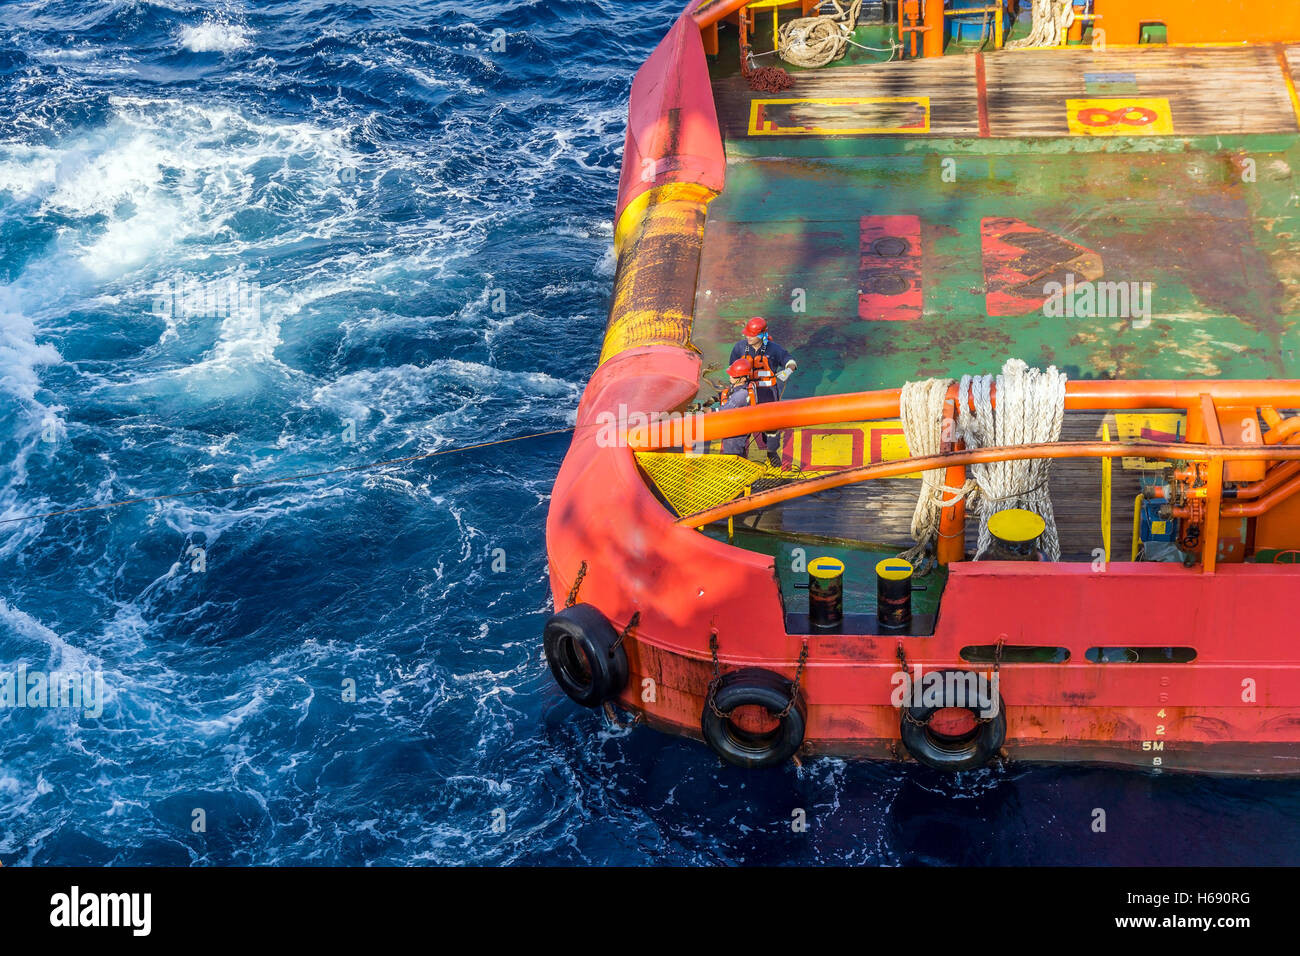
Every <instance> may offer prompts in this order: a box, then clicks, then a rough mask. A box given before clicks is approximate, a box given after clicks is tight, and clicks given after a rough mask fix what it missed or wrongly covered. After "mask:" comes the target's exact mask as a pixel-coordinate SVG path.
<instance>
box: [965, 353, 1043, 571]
mask: <svg viewBox="0 0 1300 956" xmlns="http://www.w3.org/2000/svg"><path fill="white" fill-rule="evenodd" d="M1065 382H1066V375H1065V374H1064V373H1063V372H1059V371H1057V369H1056V366H1055V365H1053V366H1050V367H1048V368H1047V370H1046V371H1044V370H1042V369H1036V368H1030V367H1029V366H1028V365H1026V364H1025V363H1024V362H1022V361H1021V360H1020V359H1009V360H1008V361H1007V363H1006V364H1005V365H1004V366H1003V367H1002V374H1000V375H998V376H997V378H996V380H995V379H994V377H993V376H992V375H964V376H962V380H961V384H960V386H959V387H958V398H957V437H958V438H959V439H960V440H961V441H962V442H964V443H965V445H966V447H967V448H972V449H973V448H988V447H990V446H1002V447H1006V446H1010V445H1037V444H1043V443H1051V442H1056V441H1059V440H1060V437H1061V425H1062V423H1063V422H1064V419H1065ZM994 387H996V389H997V397H998V398H997V407H996V408H994V407H993V392H992V389H993V388H994ZM972 408H973V409H974V410H973V411H972ZM1051 469H1052V463H1051V460H1050V459H1045V458H1021V459H1013V460H1010V461H999V462H991V463H988V464H976V465H971V467H970V476H971V478H972V480H973V481H974V482H975V485H976V490H975V492H974V493H972V494H971V496H970V504H971V506H972V508H973V509H974V511H975V513H976V514H978V515H979V519H980V530H979V544H978V545H977V546H976V549H975V558H976V559H977V560H978V559H979V557H980V556H981V555H982V554H984V552H985V551H987V550H988V549H989V546H990V545H991V544H992V543H993V535H992V534H991V533H990V532H989V526H988V519H989V518H990V517H991V516H992V515H993V514H994V513H995V512H997V511H1000V510H1002V508H1004V507H1007V508H1024V509H1026V510H1029V511H1032V512H1034V513H1035V514H1037V515H1039V516H1041V517H1042V519H1043V521H1044V522H1045V523H1046V528H1045V529H1044V531H1043V535H1042V538H1041V544H1042V549H1043V552H1044V553H1045V554H1046V555H1047V557H1048V559H1049V560H1052V561H1058V560H1060V557H1061V544H1060V540H1059V539H1058V537H1057V533H1056V518H1055V514H1054V513H1053V511H1052V498H1051V495H1050V494H1049V492H1048V487H1047V482H1048V477H1049V475H1050V474H1051Z"/></svg>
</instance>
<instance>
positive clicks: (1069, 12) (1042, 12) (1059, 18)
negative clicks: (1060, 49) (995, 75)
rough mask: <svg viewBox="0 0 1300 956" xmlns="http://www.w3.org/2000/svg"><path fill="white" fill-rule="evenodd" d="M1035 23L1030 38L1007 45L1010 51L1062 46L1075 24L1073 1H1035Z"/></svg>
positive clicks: (1030, 29) (1030, 30)
mask: <svg viewBox="0 0 1300 956" xmlns="http://www.w3.org/2000/svg"><path fill="white" fill-rule="evenodd" d="M1033 12H1034V22H1033V26H1031V27H1030V28H1029V36H1027V37H1022V38H1021V39H1019V40H1013V41H1012V42H1010V43H1008V44H1006V48H1007V49H1008V50H1016V49H1022V48H1024V47H1031V46H1060V45H1061V44H1062V43H1064V42H1065V33H1066V31H1067V30H1069V29H1070V26H1071V24H1073V23H1074V2H1073V0H1034V6H1033Z"/></svg>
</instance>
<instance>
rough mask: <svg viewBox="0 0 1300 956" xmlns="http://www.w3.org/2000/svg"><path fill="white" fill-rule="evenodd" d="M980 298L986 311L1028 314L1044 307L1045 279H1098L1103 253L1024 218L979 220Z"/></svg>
mask: <svg viewBox="0 0 1300 956" xmlns="http://www.w3.org/2000/svg"><path fill="white" fill-rule="evenodd" d="M980 242H981V245H982V246H983V249H984V301H985V308H986V309H987V310H988V314H989V315H1027V314H1029V313H1030V312H1036V311H1038V310H1039V309H1041V308H1043V306H1044V304H1045V303H1046V302H1047V299H1048V296H1049V293H1048V292H1047V290H1046V286H1047V284H1048V283H1051V282H1056V283H1061V284H1062V285H1065V283H1066V281H1067V276H1070V275H1073V276H1074V282H1076V283H1078V282H1091V281H1094V280H1096V279H1099V278H1101V275H1102V266H1101V256H1100V255H1098V254H1097V253H1096V252H1094V251H1093V250H1091V249H1089V248H1087V247H1086V246H1081V245H1079V244H1078V243H1077V242H1071V241H1070V240H1069V239H1066V238H1064V237H1062V236H1058V235H1056V234H1055V233H1051V232H1048V231H1047V230H1045V229H1039V228H1038V227H1037V226H1031V225H1029V224H1028V223H1027V222H1025V221H1024V220H1022V219H1002V218H990V219H982V220H980Z"/></svg>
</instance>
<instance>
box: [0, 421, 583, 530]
mask: <svg viewBox="0 0 1300 956" xmlns="http://www.w3.org/2000/svg"><path fill="white" fill-rule="evenodd" d="M588 427H591V426H588ZM572 431H575V427H574V426H572V425H571V426H569V427H568V428H554V429H551V430H550V431H545V432H533V433H532V434H530V435H517V436H515V437H514V438H498V439H497V440H496V441H485V442H479V443H478V444H477V445H460V446H458V447H456V448H442V449H439V450H438V451H429V452H424V453H423V454H420V455H408V456H407V457H405V458H387V459H384V460H383V461H372V462H370V463H369V464H365V465H348V466H346V467H344V468H331V469H329V470H327V471H312V472H304V473H302V474H297V475H284V476H282V477H280V478H261V479H259V480H257V481H242V482H240V483H239V484H236V485H225V486H223V487H220V488H197V489H195V490H193V491H177V492H173V493H171V494H167V495H150V496H148V497H145V498H125V499H122V500H120V501H108V502H105V503H104V504H99V505H83V506H81V507H79V508H64V509H62V510H61V511H47V512H44V513H42V514H33V515H21V516H19V517H17V518H0V525H5V524H18V523H20V522H24V521H37V520H39V519H41V518H57V517H60V516H61V515H71V514H80V513H81V512H84V511H105V510H107V509H109V508H122V507H125V506H126V505H139V504H147V503H149V502H152V501H171V500H173V499H176V498H193V497H195V496H196V495H214V494H219V493H221V492H227V491H243V490H244V489H246V488H257V487H259V486H263V485H282V484H289V483H291V482H295V481H308V480H310V479H312V478H327V477H329V476H331V475H346V474H350V473H354V472H359V471H374V470H375V469H377V468H387V467H389V466H390V465H404V464H408V463H410V462H413V461H423V460H424V459H426V458H436V457H437V456H439V455H451V454H455V453H456V452H462V451H474V450H475V449H478V448H491V447H493V446H494V445H506V444H509V443H510V442H517V441H526V440H528V439H530V438H546V437H548V436H550V435H565V434H568V433H569V432H572Z"/></svg>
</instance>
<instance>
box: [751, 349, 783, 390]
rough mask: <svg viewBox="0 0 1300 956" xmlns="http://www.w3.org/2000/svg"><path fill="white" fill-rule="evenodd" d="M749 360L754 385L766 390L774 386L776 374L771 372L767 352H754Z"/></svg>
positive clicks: (770, 363)
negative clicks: (752, 371) (752, 370)
mask: <svg viewBox="0 0 1300 956" xmlns="http://www.w3.org/2000/svg"><path fill="white" fill-rule="evenodd" d="M749 359H750V361H751V362H753V363H754V384H755V385H761V386H765V387H767V388H771V387H772V386H774V385H776V373H775V372H773V371H772V360H771V359H770V358H768V355H767V352H755V353H754V354H752V355H750V357H749Z"/></svg>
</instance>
